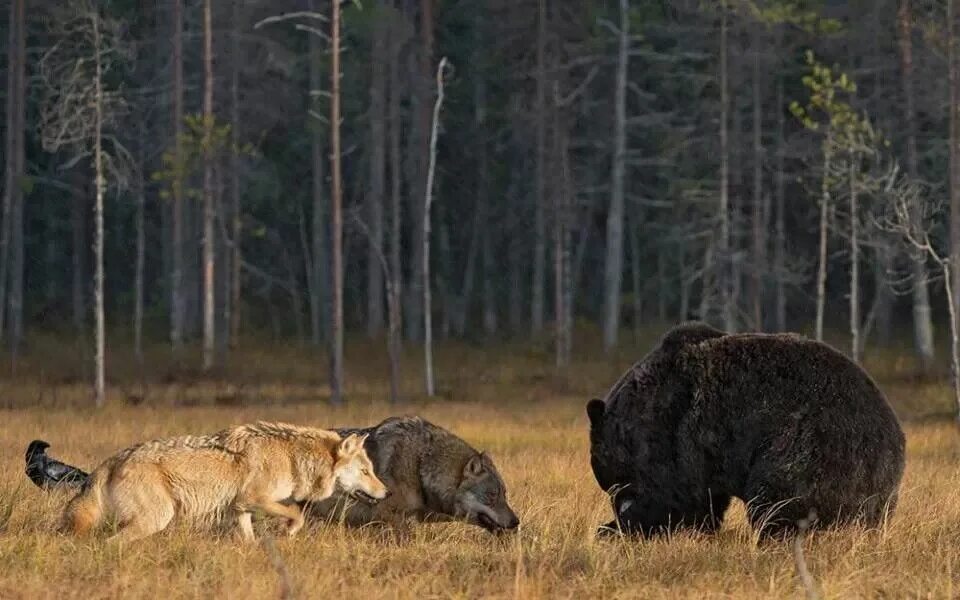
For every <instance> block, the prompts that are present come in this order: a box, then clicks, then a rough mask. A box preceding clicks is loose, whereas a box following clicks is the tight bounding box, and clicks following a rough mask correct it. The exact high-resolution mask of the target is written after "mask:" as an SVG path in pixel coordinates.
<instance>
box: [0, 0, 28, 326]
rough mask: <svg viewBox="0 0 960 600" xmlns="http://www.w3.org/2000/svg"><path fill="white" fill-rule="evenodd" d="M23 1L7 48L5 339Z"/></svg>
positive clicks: (1, 247)
mask: <svg viewBox="0 0 960 600" xmlns="http://www.w3.org/2000/svg"><path fill="white" fill-rule="evenodd" d="M21 3H22V2H21V0H11V2H10V21H9V33H10V37H9V43H8V46H7V139H6V155H7V160H6V165H5V172H4V193H3V222H2V223H0V226H2V227H3V229H2V231H0V336H3V334H4V333H5V329H6V325H7V322H6V317H7V300H8V298H7V291H8V287H7V284H8V281H9V278H10V234H11V223H10V222H11V217H12V216H13V205H14V204H15V203H16V199H17V196H18V195H19V194H21V193H22V192H21V190H22V187H21V185H22V184H21V181H20V179H21V175H22V174H21V173H20V171H18V165H19V159H18V156H19V155H20V154H21V153H22V152H23V148H22V147H21V146H19V144H18V139H19V136H18V133H17V130H18V129H20V128H22V127H23V123H22V121H21V117H22V115H23V110H24V109H23V102H24V98H23V96H22V95H21V94H20V79H19V78H20V75H21V72H22V69H21V66H20V65H21V64H22V63H23V56H22V55H21V54H20V53H19V49H20V42H19V37H20V35H22V28H21V26H20V25H21V21H20V18H19V14H20V5H21Z"/></svg>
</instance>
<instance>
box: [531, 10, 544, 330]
mask: <svg viewBox="0 0 960 600" xmlns="http://www.w3.org/2000/svg"><path fill="white" fill-rule="evenodd" d="M546 31H547V3H546V0H538V1H537V73H536V77H537V100H536V101H537V115H536V128H537V142H536V143H537V148H536V152H537V157H536V161H535V162H536V169H537V173H536V182H535V186H536V190H535V192H536V196H535V197H534V202H535V206H534V229H533V279H532V280H531V290H530V329H531V332H532V333H533V334H534V335H536V334H539V333H540V332H541V331H542V330H543V315H544V308H543V305H544V294H545V287H546V255H547V240H546V222H545V214H544V213H545V211H546V207H545V204H546V192H545V189H544V188H545V186H546V181H545V177H546V173H545V172H544V171H545V169H546V122H545V120H546V86H547V76H546V64H545V62H546V58H545V56H546V44H547V40H546V38H547V34H546Z"/></svg>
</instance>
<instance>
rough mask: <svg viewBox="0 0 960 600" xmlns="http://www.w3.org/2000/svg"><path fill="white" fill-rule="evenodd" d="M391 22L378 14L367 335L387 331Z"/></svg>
mask: <svg viewBox="0 0 960 600" xmlns="http://www.w3.org/2000/svg"><path fill="white" fill-rule="evenodd" d="M386 44H387V22H386V19H385V17H384V16H382V15H380V14H379V13H377V14H374V23H373V47H372V49H371V68H372V74H371V79H370V114H369V117H368V118H369V120H370V164H369V166H370V188H369V190H367V221H368V224H369V225H368V226H369V228H370V240H369V241H368V244H369V245H368V249H367V335H368V336H370V337H374V336H376V335H378V334H379V333H380V332H381V331H382V330H383V273H382V271H381V269H380V266H379V264H378V261H377V257H376V253H377V251H378V250H376V248H380V247H382V246H383V205H384V201H383V196H384V190H385V188H386V186H385V181H384V176H385V168H386V125H385V122H384V120H385V118H386V106H385V105H386V94H387V56H386V52H387V47H386Z"/></svg>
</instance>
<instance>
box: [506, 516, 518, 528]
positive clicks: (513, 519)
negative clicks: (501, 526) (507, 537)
mask: <svg viewBox="0 0 960 600" xmlns="http://www.w3.org/2000/svg"><path fill="white" fill-rule="evenodd" d="M517 527H520V519H519V518H517V515H511V516H510V518H509V519H508V520H507V525H506V528H507V529H516V528H517Z"/></svg>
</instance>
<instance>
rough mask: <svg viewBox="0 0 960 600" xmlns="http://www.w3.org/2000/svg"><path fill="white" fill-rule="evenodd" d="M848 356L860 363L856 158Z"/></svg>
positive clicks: (853, 167) (852, 179)
mask: <svg viewBox="0 0 960 600" xmlns="http://www.w3.org/2000/svg"><path fill="white" fill-rule="evenodd" d="M849 177H850V356H851V357H852V358H853V362H855V363H857V364H859V363H860V351H861V345H860V232H859V225H860V214H859V212H860V211H859V208H858V207H857V167H856V157H851V161H850V171H849Z"/></svg>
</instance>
